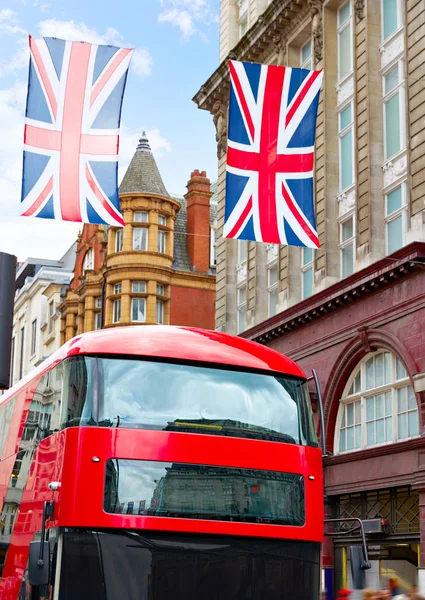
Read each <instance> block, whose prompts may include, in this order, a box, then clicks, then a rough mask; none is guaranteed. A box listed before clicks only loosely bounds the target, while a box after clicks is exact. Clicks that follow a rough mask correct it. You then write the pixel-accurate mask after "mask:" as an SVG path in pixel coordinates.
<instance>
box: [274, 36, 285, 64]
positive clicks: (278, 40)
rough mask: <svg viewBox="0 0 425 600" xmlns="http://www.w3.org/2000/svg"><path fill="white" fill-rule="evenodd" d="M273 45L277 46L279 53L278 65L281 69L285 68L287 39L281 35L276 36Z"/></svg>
mask: <svg viewBox="0 0 425 600" xmlns="http://www.w3.org/2000/svg"><path fill="white" fill-rule="evenodd" d="M273 43H274V45H275V46H276V51H277V59H276V64H277V65H278V66H279V67H283V66H285V63H286V39H285V38H284V37H282V36H281V35H275V36H274V38H273Z"/></svg>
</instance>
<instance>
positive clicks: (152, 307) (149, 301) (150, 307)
mask: <svg viewBox="0 0 425 600" xmlns="http://www.w3.org/2000/svg"><path fill="white" fill-rule="evenodd" d="M147 292H148V297H147V298H146V323H153V324H155V323H156V281H148V284H147Z"/></svg>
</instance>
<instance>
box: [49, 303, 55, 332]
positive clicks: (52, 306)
mask: <svg viewBox="0 0 425 600" xmlns="http://www.w3.org/2000/svg"><path fill="white" fill-rule="evenodd" d="M54 316H55V301H54V300H51V301H50V302H49V333H52V331H53V325H54V322H53V318H54Z"/></svg>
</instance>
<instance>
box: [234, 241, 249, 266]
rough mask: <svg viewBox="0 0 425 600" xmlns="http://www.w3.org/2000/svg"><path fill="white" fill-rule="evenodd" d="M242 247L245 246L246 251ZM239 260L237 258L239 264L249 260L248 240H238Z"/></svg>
mask: <svg viewBox="0 0 425 600" xmlns="http://www.w3.org/2000/svg"><path fill="white" fill-rule="evenodd" d="M242 248H245V250H244V251H242ZM236 250H237V252H236V254H237V257H236V258H237V260H236V264H238V265H242V264H243V263H246V262H247V260H248V241H247V240H237V249H236Z"/></svg>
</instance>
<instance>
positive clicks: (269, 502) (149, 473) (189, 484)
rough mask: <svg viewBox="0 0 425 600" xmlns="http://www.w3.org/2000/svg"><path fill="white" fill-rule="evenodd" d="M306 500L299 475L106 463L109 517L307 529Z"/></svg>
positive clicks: (184, 465)
mask: <svg viewBox="0 0 425 600" xmlns="http://www.w3.org/2000/svg"><path fill="white" fill-rule="evenodd" d="M241 490H244V491H243V492H241ZM118 498H119V502H117V499H118ZM138 498H143V500H142V502H137V503H136V504H135V502H134V500H136V499H138ZM304 498H305V496H304V478H303V476H302V475H298V474H292V473H281V472H274V471H264V470H263V471H260V470H255V469H234V468H232V467H220V466H210V465H201V464H188V463H174V464H173V463H165V462H154V461H142V460H123V459H119V460H117V459H110V460H109V461H108V462H107V464H106V479H105V496H104V509H105V511H106V512H109V513H123V514H140V515H149V516H157V517H167V516H178V517H179V518H186V519H207V520H208V519H213V520H214V521H216V520H217V519H219V520H220V521H233V520H235V519H236V520H237V521H239V522H245V523H257V522H258V521H259V519H260V518H261V522H264V523H269V524H276V525H296V526H302V525H303V524H304V522H305V499H304ZM122 503H124V507H123V508H121V506H120V504H122Z"/></svg>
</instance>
